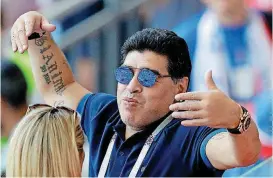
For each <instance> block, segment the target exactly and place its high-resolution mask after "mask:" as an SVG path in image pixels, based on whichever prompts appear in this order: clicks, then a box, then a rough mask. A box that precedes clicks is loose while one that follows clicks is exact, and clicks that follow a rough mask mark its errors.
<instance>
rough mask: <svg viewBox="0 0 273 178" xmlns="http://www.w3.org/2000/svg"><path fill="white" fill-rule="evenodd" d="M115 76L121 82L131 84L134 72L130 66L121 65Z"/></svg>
mask: <svg viewBox="0 0 273 178" xmlns="http://www.w3.org/2000/svg"><path fill="white" fill-rule="evenodd" d="M115 77H116V80H117V82H119V83H121V84H129V83H130V81H131V80H132V78H133V72H132V71H131V69H130V68H129V67H119V68H117V69H116V72H115Z"/></svg>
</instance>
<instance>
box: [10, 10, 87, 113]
mask: <svg viewBox="0 0 273 178" xmlns="http://www.w3.org/2000/svg"><path fill="white" fill-rule="evenodd" d="M55 29H56V27H55V26H54V25H52V24H50V23H49V22H48V21H47V20H46V18H45V17H44V16H42V15H41V14H39V13H38V12H34V11H31V12H27V13H25V14H23V15H21V16H20V17H19V18H18V19H17V20H16V21H15V23H14V25H13V27H12V29H11V42H12V48H13V51H14V52H15V51H17V50H18V51H19V52H20V53H23V52H24V51H25V50H28V52H29V56H30V60H31V66H32V72H33V75H34V78H35V82H36V86H37V88H38V90H39V91H40V92H41V94H42V96H43V97H44V99H45V101H46V103H48V104H50V105H56V104H59V105H65V106H68V107H70V108H73V109H76V107H77V105H78V103H79V101H80V99H81V98H82V97H83V96H84V95H85V94H87V93H88V92H89V91H88V90H86V89H85V88H83V87H82V86H81V85H79V84H78V83H77V82H75V80H74V77H73V74H72V71H71V69H70V67H69V65H68V63H67V60H66V58H65V56H64V54H63V52H62V51H61V49H60V48H59V47H58V46H57V45H56V43H55V42H54V41H53V39H52V37H51V35H50V33H51V32H52V31H54V30H55ZM34 32H38V33H40V34H42V32H45V33H44V34H43V36H42V37H40V38H36V39H33V40H28V37H29V36H30V35H31V34H33V33H34Z"/></svg>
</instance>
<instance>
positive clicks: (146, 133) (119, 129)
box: [113, 112, 171, 141]
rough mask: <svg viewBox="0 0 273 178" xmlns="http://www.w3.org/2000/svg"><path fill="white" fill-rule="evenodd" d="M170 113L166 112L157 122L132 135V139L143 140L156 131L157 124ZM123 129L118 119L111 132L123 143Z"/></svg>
mask: <svg viewBox="0 0 273 178" xmlns="http://www.w3.org/2000/svg"><path fill="white" fill-rule="evenodd" d="M170 114H171V112H168V113H167V114H166V115H165V116H163V117H162V118H160V119H159V120H157V121H155V122H153V123H151V124H150V125H148V126H147V127H146V128H145V129H144V130H142V131H140V132H138V133H136V134H134V135H133V136H132V137H145V139H146V138H147V137H148V136H149V135H151V134H152V132H153V131H154V130H155V129H156V127H157V126H159V124H160V123H161V122H162V121H163V120H165V119H166V118H167V117H168V116H169V115H170ZM125 128H126V125H125V124H124V123H123V122H122V120H121V119H120V118H119V120H118V122H117V123H116V124H115V125H113V130H114V131H115V132H116V133H117V134H118V136H119V137H120V138H121V139H122V140H123V141H124V140H125Z"/></svg>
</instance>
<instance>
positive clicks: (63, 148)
mask: <svg viewBox="0 0 273 178" xmlns="http://www.w3.org/2000/svg"><path fill="white" fill-rule="evenodd" d="M75 114H76V113H72V112H69V111H68V110H65V109H59V108H58V109H55V108H52V107H40V108H36V109H34V110H33V111H31V112H30V113H28V114H27V115H26V116H25V117H24V118H23V119H22V120H21V122H20V123H19V124H18V126H17V127H16V129H15V131H14V133H13V135H12V137H11V140H10V144H9V152H8V162H7V170H6V171H7V176H8V177H9V176H11V177H30V176H35V177H44V176H46V177H70V176H73V177H80V176H81V167H82V160H81V158H80V157H81V156H82V155H84V152H83V144H84V136H83V131H82V128H81V127H80V121H79V118H78V117H76V116H75Z"/></svg>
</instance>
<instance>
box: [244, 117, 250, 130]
mask: <svg viewBox="0 0 273 178" xmlns="http://www.w3.org/2000/svg"><path fill="white" fill-rule="evenodd" d="M250 123H251V119H250V117H247V118H246V120H245V122H244V130H247V129H248V127H249V125H250Z"/></svg>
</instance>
